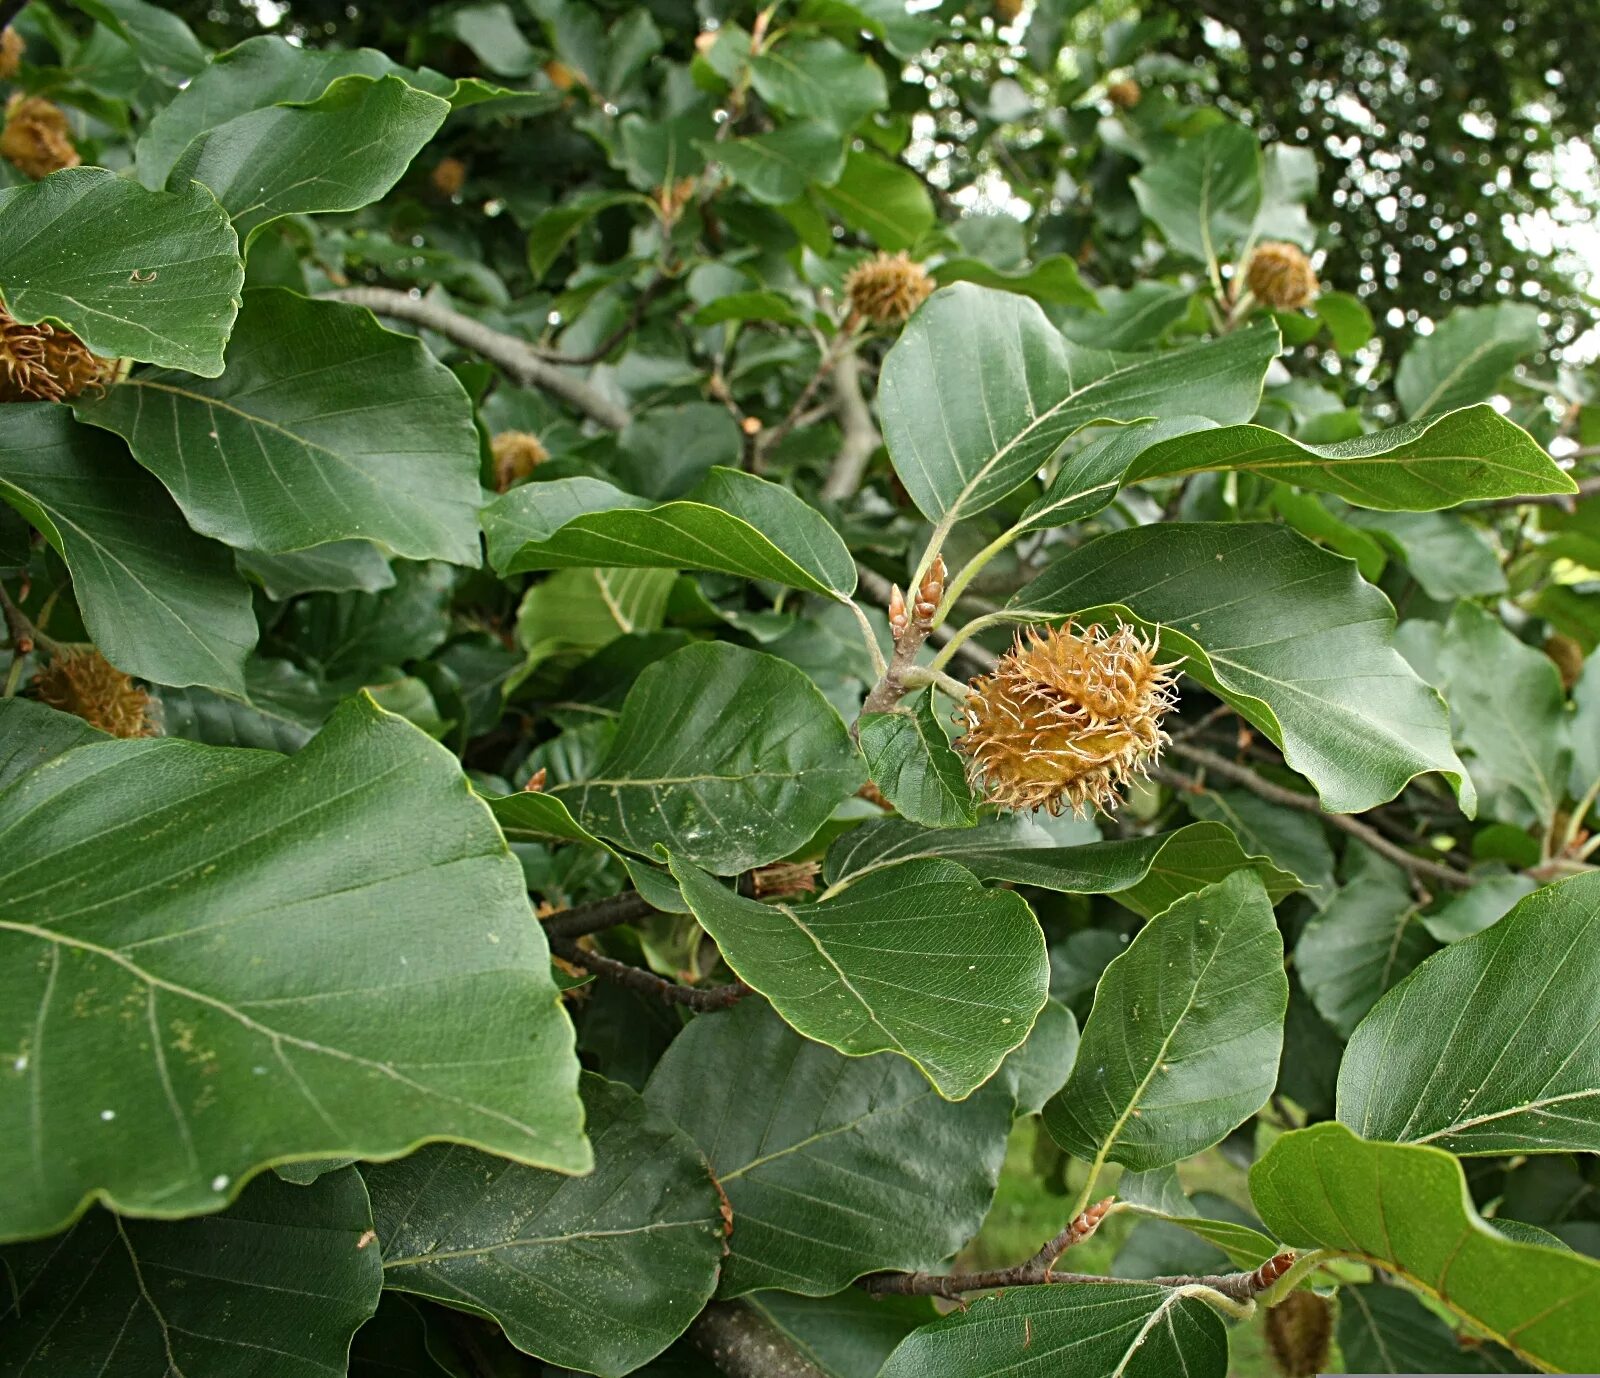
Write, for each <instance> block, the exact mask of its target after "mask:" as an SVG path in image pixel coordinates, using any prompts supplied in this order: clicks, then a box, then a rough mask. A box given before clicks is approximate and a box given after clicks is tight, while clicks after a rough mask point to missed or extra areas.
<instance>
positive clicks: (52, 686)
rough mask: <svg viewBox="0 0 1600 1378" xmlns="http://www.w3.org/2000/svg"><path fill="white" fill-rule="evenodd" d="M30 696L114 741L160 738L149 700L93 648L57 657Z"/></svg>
mask: <svg viewBox="0 0 1600 1378" xmlns="http://www.w3.org/2000/svg"><path fill="white" fill-rule="evenodd" d="M33 692H34V693H35V694H37V695H38V697H39V699H40V701H41V702H43V703H47V704H49V705H50V707H52V708H59V709H60V710H61V711H62V712H63V713H71V714H72V715H73V716H74V717H78V718H82V719H83V720H84V722H86V723H88V724H89V725H90V726H91V727H98V728H99V729H100V730H101V731H102V732H109V733H110V734H111V735H112V736H113V737H154V736H156V735H158V733H157V729H156V723H155V714H154V711H153V705H152V704H151V702H150V695H149V694H147V693H145V691H144V690H143V689H141V688H139V686H138V685H137V684H135V683H134V682H133V681H132V680H131V679H129V678H128V676H127V675H125V674H123V673H122V671H121V670H119V669H117V667H116V666H115V665H113V664H112V663H111V662H110V661H109V660H107V659H106V658H105V657H104V656H103V655H101V654H100V652H99V651H98V650H96V649H95V648H94V647H93V646H85V647H72V648H70V649H67V650H63V651H61V652H59V653H58V654H57V655H56V656H55V658H54V659H53V660H51V662H50V663H49V664H48V665H47V666H45V668H44V669H43V670H41V671H40V672H39V674H38V676H37V677H36V678H35V679H34V682H33Z"/></svg>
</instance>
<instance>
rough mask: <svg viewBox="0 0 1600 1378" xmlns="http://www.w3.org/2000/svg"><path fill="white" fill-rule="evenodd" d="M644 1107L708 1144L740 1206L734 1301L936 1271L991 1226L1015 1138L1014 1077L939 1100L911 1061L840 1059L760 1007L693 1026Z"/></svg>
mask: <svg viewBox="0 0 1600 1378" xmlns="http://www.w3.org/2000/svg"><path fill="white" fill-rule="evenodd" d="M644 1098H645V1101H646V1102H647V1103H648V1104H649V1105H650V1106H652V1107H653V1108H654V1109H656V1110H659V1111H662V1112H663V1113H665V1114H667V1115H669V1116H670V1117H671V1118H672V1119H674V1120H675V1121H677V1123H678V1124H679V1125H681V1126H682V1127H683V1128H684V1129H685V1130H687V1131H688V1134H689V1136H690V1137H691V1138H692V1139H694V1141H695V1142H696V1143H697V1144H699V1145H700V1149H701V1151H702V1152H703V1153H704V1154H705V1155H706V1159H707V1161H708V1162H709V1164H710V1166H711V1172H712V1175H713V1176H714V1177H715V1178H716V1180H717V1181H718V1183H719V1184H720V1185H721V1187H722V1189H723V1191H724V1192H725V1193H726V1194H727V1197H728V1200H729V1202H730V1203H731V1204H732V1206H733V1216H734V1220H735V1221H736V1222H737V1223H736V1225H735V1227H734V1231H733V1234H732V1236H730V1238H729V1240H728V1244H729V1247H730V1249H731V1253H730V1255H729V1257H728V1258H727V1259H726V1260H725V1261H724V1263H723V1271H722V1283H721V1286H720V1288H719V1292H720V1294H721V1295H723V1296H730V1297H737V1296H742V1295H744V1294H745V1293H746V1292H752V1291H755V1290H757V1289H758V1288H763V1287H781V1288H782V1289H783V1290H784V1291H786V1292H801V1293H804V1294H805V1295H806V1296H813V1297H819V1296H827V1295H828V1294H830V1293H833V1292H837V1291H838V1290H839V1289H840V1288H841V1287H844V1286H846V1285H848V1284H849V1283H850V1282H851V1281H852V1280H853V1279H855V1278H857V1277H860V1276H861V1275H862V1274H863V1273H869V1272H872V1271H874V1270H876V1269H880V1268H934V1267H937V1266H939V1264H940V1263H941V1262H942V1261H943V1260H944V1259H946V1258H948V1257H949V1256H950V1255H951V1254H952V1253H954V1252H955V1251H956V1250H957V1249H959V1248H960V1247H961V1246H962V1245H963V1244H965V1243H966V1242H967V1240H968V1239H970V1238H971V1237H972V1235H973V1234H974V1233H975V1232H976V1231H977V1228H978V1226H979V1224H980V1223H982V1221H983V1217H984V1214H985V1212H986V1211H987V1210H988V1209H989V1202H990V1200H991V1198H992V1197H993V1196H994V1188H995V1182H996V1180H997V1178H998V1176H999V1173H1000V1164H1001V1160H1002V1159H1003V1158H1004V1156H1005V1141H1006V1135H1007V1133H1008V1132H1009V1130H1010V1128H1011V1110H1012V1101H1011V1088H1010V1086H1009V1085H1007V1084H1006V1082H1005V1078H1003V1077H998V1078H995V1079H994V1080H993V1081H992V1082H991V1083H990V1084H989V1085H988V1086H985V1087H983V1088H982V1089H981V1090H979V1091H978V1092H976V1093H975V1094H974V1095H972V1096H969V1097H968V1098H967V1099H966V1100H964V1101H957V1102H951V1101H946V1100H942V1099H940V1097H939V1096H938V1095H937V1093H936V1092H935V1091H934V1090H933V1088H932V1087H931V1086H929V1085H928V1083H927V1081H926V1080H925V1079H924V1078H923V1076H922V1074H921V1073H920V1072H918V1071H917V1070H916V1068H914V1067H912V1066H911V1065H910V1064H909V1063H907V1062H906V1061H905V1060H904V1059H903V1058H898V1057H883V1056H879V1057H867V1058H854V1057H843V1056H841V1055H840V1054H838V1053H836V1052H834V1051H833V1050H832V1049H831V1048H825V1047H823V1046H822V1045H821V1044H817V1043H811V1042H808V1041H807V1040H806V1039H803V1038H801V1037H800V1035H799V1034H797V1033H795V1032H794V1031H793V1030H792V1029H790V1028H789V1026H788V1025H787V1024H785V1023H784V1022H783V1021H782V1020H781V1019H779V1018H777V1017H776V1016H775V1015H774V1014H773V1013H772V1011H771V1010H770V1009H769V1008H768V1007H767V1005H766V1003H765V1002H764V1001H762V1000H759V999H756V998H755V997H750V998H748V999H745V1000H743V1001H741V1002H740V1003H739V1004H738V1005H737V1006H735V1007H734V1008H733V1009H732V1010H729V1011H727V1012H726V1013H719V1014H703V1015H700V1016H698V1017H697V1018H696V1019H695V1020H694V1021H693V1022H692V1023H690V1025H689V1027H688V1028H687V1029H685V1030H684V1031H683V1032H682V1033H681V1034H679V1035H678V1036H677V1037H676V1038H675V1039H673V1041H672V1043H671V1045H670V1046H669V1047H668V1048H667V1051H666V1053H665V1055H663V1057H662V1059H661V1061H660V1062H659V1063H657V1064H656V1069H655V1072H654V1073H653V1074H652V1075H651V1077H650V1081H649V1083H648V1085H646V1087H645V1091H644ZM864 1220H870V1221H871V1222H872V1227H871V1228H870V1229H864V1228H863V1227H862V1222H863V1221H864Z"/></svg>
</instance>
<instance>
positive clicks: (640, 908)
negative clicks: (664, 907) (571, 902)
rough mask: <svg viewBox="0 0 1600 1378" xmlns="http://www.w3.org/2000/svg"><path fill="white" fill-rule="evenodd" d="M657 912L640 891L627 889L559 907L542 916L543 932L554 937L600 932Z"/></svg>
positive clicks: (572, 936) (577, 936) (580, 936)
mask: <svg viewBox="0 0 1600 1378" xmlns="http://www.w3.org/2000/svg"><path fill="white" fill-rule="evenodd" d="M655 912H656V909H655V906H654V905H651V904H649V903H647V902H646V900H645V898H644V896H643V895H640V894H637V893H636V892H634V891H632V890H629V891H626V892H625V893H623V894H620V895H611V896H610V897H608V898H606V899H603V900H595V901H594V902H593V903H591V904H580V905H578V906H576V907H575V908H573V909H561V910H558V911H557V912H556V913H554V914H551V915H550V916H549V917H548V918H546V919H545V920H544V931H545V936H546V937H547V938H550V939H552V940H553V939H556V938H583V937H587V936H588V935H589V934H590V933H602V932H604V931H605V930H606V929H608V928H615V927H616V926H617V925H618V924H624V923H638V922H639V920H640V919H647V918H649V917H650V915H652V914H654V913H655Z"/></svg>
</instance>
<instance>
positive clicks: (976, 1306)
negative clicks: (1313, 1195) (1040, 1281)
mask: <svg viewBox="0 0 1600 1378" xmlns="http://www.w3.org/2000/svg"><path fill="white" fill-rule="evenodd" d="M1227 1372H1228V1335H1227V1332H1226V1331H1225V1330H1224V1329H1223V1328H1222V1321H1221V1319H1220V1318H1219V1317H1218V1316H1217V1313H1216V1312H1215V1311H1213V1310H1212V1309H1211V1307H1209V1306H1208V1305H1206V1303H1205V1302H1204V1301H1202V1300H1201V1299H1200V1298H1199V1296H1197V1295H1195V1294H1194V1293H1192V1292H1189V1291H1186V1290H1185V1289H1183V1288H1178V1287H1154V1286H1151V1285H1149V1284H1148V1283H1138V1282H1112V1281H1110V1280H1107V1281H1105V1282H1090V1283H1083V1284H1081V1285H1074V1286H1072V1287H1014V1288H1012V1289H1011V1290H1010V1291H1007V1292H1005V1293H1003V1294H1002V1295H999V1296H993V1297H980V1298H979V1299H978V1300H977V1301H975V1302H973V1303H972V1304H971V1305H970V1306H964V1307H962V1308H960V1309H959V1310H956V1311H952V1312H951V1313H950V1314H949V1315H948V1316H944V1317H941V1318H940V1319H939V1320H937V1321H935V1322H934V1323H933V1324H932V1325H925V1326H923V1327H922V1328H921V1329H920V1330H916V1331H913V1332H912V1333H911V1334H910V1335H908V1336H907V1337H906V1338H905V1339H904V1340H903V1341H902V1342H901V1343H900V1346H899V1347H898V1348H897V1349H896V1350H895V1352H894V1353H893V1354H891V1355H890V1356H889V1360H888V1362H887V1363H885V1364H884V1366H883V1368H882V1369H881V1370H879V1373H878V1378H993V1375H996V1374H1001V1373H1004V1374H1006V1375H1007V1378H1057V1375H1060V1374H1063V1373H1070V1374H1071V1375H1072V1378H1180V1376H1181V1375H1186V1376H1187V1378H1224V1375H1225V1374H1226V1373H1227Z"/></svg>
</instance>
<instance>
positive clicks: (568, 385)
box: [324, 287, 631, 431]
mask: <svg viewBox="0 0 1600 1378" xmlns="http://www.w3.org/2000/svg"><path fill="white" fill-rule="evenodd" d="M324 295H325V296H326V297H327V298H328V299H329V300H333V301H343V302H349V303H350V304H351V305H352V306H365V307H366V308H367V309H368V310H369V311H375V312H377V313H378V314H379V315H381V316H388V317H390V318H391V319H392V320H397V321H408V322H410V323H411V324H412V325H420V326H422V327H423V328H424V329H426V330H432V331H433V332H434V333H435V334H439V335H443V336H444V337H445V338H446V339H447V340H450V341H452V342H453V343H455V344H458V345H460V346H462V348H464V349H470V350H472V351H473V353H475V354H481V355H482V356H483V357H484V358H485V359H487V360H489V362H490V363H493V364H497V365H498V366H499V367H500V368H501V369H503V370H504V371H505V373H506V374H507V375H508V376H509V377H511V378H512V379H513V380H514V381H516V382H518V383H520V384H522V385H523V386H524V387H532V388H538V389H539V390H540V391H542V392H548V393H549V394H550V395H551V396H552V397H556V398H559V399H560V400H561V401H563V402H565V403H566V404H567V405H568V406H570V407H572V408H573V409H574V410H576V411H580V412H582V413H583V414H584V415H585V416H587V417H588V418H589V419H590V420H591V421H594V422H596V423H597V424H599V425H601V426H605V427H606V428H607V429H609V430H613V431H620V430H621V429H622V428H623V427H624V426H626V425H627V424H628V422H629V420H630V419H631V418H630V417H629V414H628V409H627V408H626V407H622V406H619V405H618V404H617V403H615V402H613V401H612V400H611V399H610V398H609V397H605V396H603V395H602V394H600V393H599V392H597V391H596V390H595V389H594V388H592V387H590V386H589V384H587V383H585V382H584V381H583V380H582V379H581V378H574V377H573V376H572V375H571V374H569V373H563V372H562V371H561V367H560V366H559V365H557V364H552V363H550V362H548V361H547V360H545V359H543V358H541V357H540V354H539V351H538V350H536V349H535V348H534V346H532V345H531V344H529V343H528V342H527V341H526V340H523V339H519V338H518V337H517V336H515V335H508V334H506V333H505V332H504V331H502V330H495V329H494V328H493V327H491V326H487V325H485V324H484V323H483V322H482V321H476V320H473V318H472V317H471V316H465V315H463V314H462V313H461V312H459V311H453V310H451V309H450V308H449V307H448V306H441V305H440V304H439V303H438V302H432V301H426V300H424V299H422V298H421V297H413V296H411V295H410V294H409V293H406V292H397V291H393V290H391V289H390V288H387V287H345V288H342V289H340V290H339V291H337V292H328V293H326V294H324Z"/></svg>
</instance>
